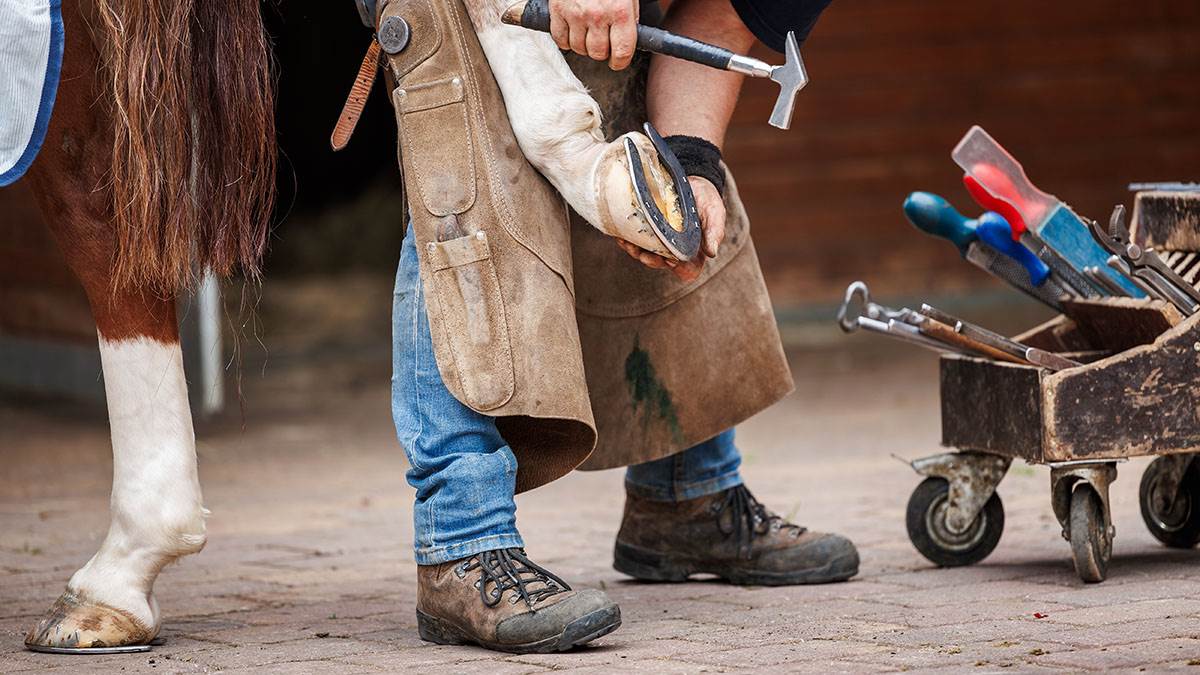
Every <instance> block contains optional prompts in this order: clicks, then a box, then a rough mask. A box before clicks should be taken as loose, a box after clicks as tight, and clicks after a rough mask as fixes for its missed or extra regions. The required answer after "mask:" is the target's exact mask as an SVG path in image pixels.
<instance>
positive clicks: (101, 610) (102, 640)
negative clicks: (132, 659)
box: [25, 590, 158, 652]
mask: <svg viewBox="0 0 1200 675" xmlns="http://www.w3.org/2000/svg"><path fill="white" fill-rule="evenodd" d="M157 632H158V630H157V629H154V628H148V627H146V626H145V625H143V624H142V622H141V621H138V620H137V619H135V618H134V617H133V616H132V615H130V614H129V613H128V612H125V611H123V610H120V609H117V608H115V607H110V606H108V605H105V604H102V603H98V602H92V601H90V600H88V599H87V598H85V597H80V596H79V595H77V594H75V593H73V592H72V591H70V590H68V591H66V592H64V593H63V594H62V595H61V596H59V598H58V600H57V601H55V603H54V606H53V607H51V608H50V611H49V612H48V613H47V614H46V616H45V617H44V618H42V620H41V621H39V622H38V624H37V626H35V627H34V628H33V630H31V631H29V634H28V635H26V636H25V646H26V647H28V648H29V649H32V650H35V651H57V652H71V651H95V652H101V651H118V650H120V651H135V650H136V651H144V650H148V649H149V648H150V641H151V640H153V639H154V636H155V634H156V633H157Z"/></svg>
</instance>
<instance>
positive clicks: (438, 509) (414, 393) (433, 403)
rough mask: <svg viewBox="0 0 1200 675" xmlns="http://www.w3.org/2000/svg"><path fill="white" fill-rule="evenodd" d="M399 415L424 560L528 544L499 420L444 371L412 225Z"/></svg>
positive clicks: (397, 302) (403, 289) (399, 327)
mask: <svg viewBox="0 0 1200 675" xmlns="http://www.w3.org/2000/svg"><path fill="white" fill-rule="evenodd" d="M392 419H393V421H395V423H396V435H397V437H398V438H399V439H400V444H401V445H402V446H403V447H404V451H405V453H406V454H407V455H408V461H409V464H410V465H411V468H410V469H409V470H408V473H407V478H408V483H409V485H412V486H413V487H414V488H416V491H417V499H416V504H415V506H414V507H413V520H414V530H415V531H414V537H413V538H414V542H413V544H414V548H415V550H416V561H417V564H418V565H436V564H440V563H444V562H448V561H451V560H457V559H459V558H465V557H467V556H470V555H474V554H476V553H479V552H482V551H487V550H491V549H496V548H510V547H521V546H524V543H523V542H522V541H521V535H520V534H518V533H517V525H516V511H517V506H516V502H515V501H514V500H513V495H514V494H515V491H516V477H517V459H516V457H514V456H513V453H512V450H511V449H509V447H508V444H507V443H505V442H504V439H503V438H501V437H500V433H499V432H498V431H497V430H496V423H495V420H493V419H492V418H491V417H488V416H486V415H481V414H479V413H477V412H475V411H474V410H471V409H470V408H468V407H467V406H465V405H463V404H462V403H460V402H459V401H458V399H456V398H454V395H453V394H451V393H450V392H449V391H448V390H447V389H446V385H445V383H443V382H442V376H441V375H440V374H439V373H438V368H437V362H436V361H435V360H434V355H433V340H432V339H431V338H430V334H429V319H428V317H427V316H426V314H425V296H424V293H423V290H422V288H421V276H420V272H419V270H418V267H417V248H416V242H415V237H414V236H413V232H412V225H411V224H410V225H409V227H408V233H407V235H406V236H405V237H404V245H403V248H402V249H401V253H400V269H399V271H398V272H397V273H396V288H395V292H394V294H393V297H392Z"/></svg>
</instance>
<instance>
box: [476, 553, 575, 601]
mask: <svg viewBox="0 0 1200 675" xmlns="http://www.w3.org/2000/svg"><path fill="white" fill-rule="evenodd" d="M460 569H461V570H462V571H463V572H464V573H465V572H470V571H472V570H475V569H478V570H479V571H480V577H479V581H478V582H476V584H475V585H476V586H477V587H478V588H479V597H480V599H482V600H483V604H484V605H486V606H487V607H495V606H496V605H498V604H500V600H501V599H502V598H503V597H504V594H505V593H506V592H508V591H510V590H514V589H515V590H516V592H517V596H516V597H514V598H513V602H516V599H517V597H519V598H520V599H521V600H524V601H525V604H526V605H528V606H529V608H530V609H534V607H533V605H534V604H535V603H537V602H540V601H542V600H544V599H546V598H548V597H550V596H552V595H558V594H559V593H563V592H566V591H569V590H571V587H570V586H568V585H567V582H565V581H563V580H562V579H560V578H558V576H556V575H555V574H554V573H553V572H551V571H550V570H547V569H546V568H544V567H542V566H540V565H538V564H537V563H535V562H533V561H532V560H530V559H529V558H527V557H526V556H525V551H523V550H521V549H519V548H501V549H496V550H493V551H484V552H483V553H480V554H479V555H477V556H473V557H472V558H470V559H469V560H467V561H466V562H464V563H463V564H462V565H461V566H460Z"/></svg>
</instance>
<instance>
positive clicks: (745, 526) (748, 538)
mask: <svg viewBox="0 0 1200 675" xmlns="http://www.w3.org/2000/svg"><path fill="white" fill-rule="evenodd" d="M613 567H614V568H616V570H617V571H618V572H622V573H624V574H628V575H629V576H631V577H634V578H636V579H641V580H643V581H686V580H687V578H688V577H689V576H690V575H692V574H715V575H717V576H718V577H721V578H722V579H725V580H726V581H729V582H731V583H734V584H745V585H761V586H786V585H792V584H820V583H828V582H833V581H844V580H846V579H849V578H850V577H852V576H854V575H855V574H857V573H858V551H857V550H856V549H855V548H854V544H852V543H851V542H850V540H849V539H846V538H845V537H842V536H840V535H836V534H823V533H820V532H810V531H808V530H807V529H806V528H803V527H800V526H799V525H793V524H792V523H789V522H787V521H786V520H784V519H783V518H781V517H780V516H777V515H775V514H774V513H772V512H770V511H769V510H767V508H766V507H765V506H763V505H762V504H761V503H759V501H758V500H757V499H755V498H754V496H753V495H751V494H750V491H749V490H747V489H746V487H745V486H743V485H738V486H736V487H732V488H730V489H728V490H725V491H723V492H718V493H716V494H714V495H707V496H704V497H699V498H696V499H689V500H686V501H679V502H665V501H653V500H650V499H644V498H641V497H638V496H636V495H632V494H628V493H627V494H626V496H625V517H624V520H623V521H622V522H621V530H620V532H618V533H617V543H616V547H615V549H614V554H613Z"/></svg>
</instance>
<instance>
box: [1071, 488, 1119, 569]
mask: <svg viewBox="0 0 1200 675" xmlns="http://www.w3.org/2000/svg"><path fill="white" fill-rule="evenodd" d="M1071 557H1072V558H1073V559H1074V560H1075V573H1076V574H1078V575H1079V578H1080V579H1083V580H1084V581H1086V582H1088V583H1093V584H1094V583H1097V582H1100V581H1104V577H1105V576H1107V574H1108V561H1109V559H1110V558H1112V537H1111V536H1110V534H1109V530H1108V526H1106V525H1105V524H1104V505H1103V504H1102V503H1101V502H1100V495H1098V494H1096V491H1095V490H1093V489H1092V488H1090V487H1087V486H1083V485H1081V486H1079V487H1077V488H1076V489H1075V491H1074V492H1072V493H1071Z"/></svg>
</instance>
